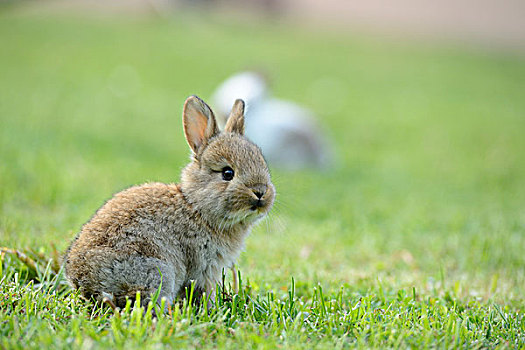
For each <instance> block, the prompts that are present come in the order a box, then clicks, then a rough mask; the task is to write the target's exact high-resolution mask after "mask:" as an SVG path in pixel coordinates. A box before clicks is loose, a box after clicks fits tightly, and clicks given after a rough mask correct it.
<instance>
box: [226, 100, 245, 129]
mask: <svg viewBox="0 0 525 350" xmlns="http://www.w3.org/2000/svg"><path fill="white" fill-rule="evenodd" d="M224 131H226V132H234V133H237V134H241V135H244V101H243V100H236V101H235V103H234V104H233V107H232V111H231V113H230V117H229V118H228V121H227V122H226V127H225V128H224Z"/></svg>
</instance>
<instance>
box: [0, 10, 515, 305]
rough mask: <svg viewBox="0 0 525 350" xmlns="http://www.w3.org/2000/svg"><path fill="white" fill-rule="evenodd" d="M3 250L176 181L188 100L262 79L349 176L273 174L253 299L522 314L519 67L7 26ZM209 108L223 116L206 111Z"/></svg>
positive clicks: (226, 20)
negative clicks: (303, 113)
mask: <svg viewBox="0 0 525 350" xmlns="http://www.w3.org/2000/svg"><path fill="white" fill-rule="evenodd" d="M0 43H1V44H0V47H1V48H0V244H1V245H3V246H11V247H18V248H24V247H32V248H35V249H40V250H42V251H44V252H47V251H49V249H50V244H51V243H53V244H55V245H56V246H57V247H58V248H59V250H61V251H63V250H65V249H66V247H67V245H68V243H69V241H70V240H71V239H72V238H73V237H74V235H75V234H76V233H77V232H78V231H79V229H80V227H81V225H82V224H83V223H84V222H86V221H87V220H88V219H89V218H90V216H91V215H92V214H93V213H94V211H95V210H96V209H97V208H98V207H99V206H100V205H101V204H102V203H103V202H104V201H105V200H107V199H108V198H109V197H111V195H112V193H115V192H117V191H119V190H122V189H124V188H126V187H128V186H130V185H132V184H138V183H143V182H147V181H164V182H177V181H178V179H179V172H180V169H181V168H182V167H183V166H184V165H185V164H186V163H187V161H188V156H189V150H188V147H187V145H186V142H185V140H184V138H183V132H182V128H181V110H182V104H183V101H184V99H185V98H186V97H187V96H188V95H191V94H197V95H199V96H201V97H202V98H204V99H205V100H206V99H207V98H209V97H210V95H211V94H212V92H213V90H214V88H215V87H216V86H217V85H218V84H219V83H220V82H221V81H222V80H223V79H225V78H226V77H228V76H229V75H231V74H233V73H235V72H237V71H239V70H243V69H246V68H250V67H262V68H263V69H264V70H266V71H267V72H268V74H269V76H270V77H271V81H272V87H273V90H274V94H275V95H276V96H279V97H282V98H286V99H290V100H293V101H296V102H298V103H300V104H302V105H304V106H307V107H309V108H311V109H312V110H314V111H315V112H316V113H317V114H318V115H319V121H320V123H321V125H322V126H323V127H324V129H325V130H326V131H327V132H328V134H329V135H330V137H331V138H332V139H333V144H334V145H335V150H336V153H337V163H338V166H337V167H336V168H335V169H332V170H327V171H302V172H283V171H279V169H272V171H273V176H274V182H275V184H276V187H277V191H278V193H279V196H278V200H277V203H276V205H275V208H274V210H273V213H272V215H271V216H270V218H269V219H267V220H266V221H264V222H263V223H262V224H261V225H260V226H259V227H258V228H257V229H255V230H254V232H253V233H252V235H251V236H250V237H249V238H248V240H247V248H246V251H245V252H244V253H243V254H242V256H241V259H240V261H239V265H240V269H241V270H242V272H243V275H244V276H245V278H248V279H249V280H250V281H251V283H252V284H253V285H254V286H255V288H256V289H259V288H260V289H261V290H269V289H279V288H284V287H285V286H288V285H289V281H290V277H291V276H294V277H295V280H296V281H297V289H298V290H299V292H300V291H301V288H302V287H304V288H306V286H309V285H311V284H314V283H317V282H321V283H322V284H323V285H327V286H328V287H332V288H335V289H337V288H338V286H340V285H342V284H347V285H351V286H357V287H356V288H363V289H367V288H373V286H376V285H377V283H378V281H381V282H380V283H383V285H384V286H385V288H387V289H395V288H403V287H412V286H415V287H417V289H418V290H422V291H431V290H433V288H436V285H441V286H442V287H443V284H445V285H448V286H455V287H456V289H457V290H458V293H459V294H460V295H463V296H475V297H478V296H481V297H494V298H496V299H502V300H505V301H506V302H510V303H517V305H521V307H523V305H524V304H523V294H522V290H523V289H522V288H523V286H525V269H524V267H525V254H524V253H523V252H524V249H525V212H524V205H525V152H524V151H525V137H524V136H523V134H524V131H525V59H524V57H523V56H522V55H521V54H519V53H504V52H501V53H499V52H495V51H489V50H485V49H481V48H476V47H475V46H468V45H456V44H444V43H440V44H436V43H434V44H432V43H428V42H426V41H424V40H412V41H408V40H407V41H403V40H395V41H392V40H387V39H385V38H384V37H379V36H373V35H357V34H350V33H346V32H338V31H333V30H319V29H315V30H314V29H313V28H310V27H307V26H295V25H292V24H288V23H286V21H272V20H260V19H258V20H256V19H254V18H251V17H248V18H246V17H244V16H234V15H231V14H230V15H228V16H221V15H213V14H211V13H206V14H202V13H199V12H198V11H195V10H194V11H189V12H183V13H174V14H173V15H170V16H167V17H158V16H140V15H131V16H117V15H114V14H112V15H108V14H104V15H83V14H80V13H79V12H78V11H77V12H73V13H63V12H60V11H59V12H52V11H35V10H34V9H33V8H31V7H29V9H26V8H22V9H19V8H18V7H17V6H12V5H10V6H4V7H3V8H2V9H1V10H0ZM212 107H213V106H212Z"/></svg>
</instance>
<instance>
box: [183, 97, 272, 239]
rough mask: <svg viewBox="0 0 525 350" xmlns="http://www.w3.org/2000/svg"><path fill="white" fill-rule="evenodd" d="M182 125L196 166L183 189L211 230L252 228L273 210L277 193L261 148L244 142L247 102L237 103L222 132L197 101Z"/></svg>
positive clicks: (188, 171)
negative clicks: (212, 228)
mask: <svg viewBox="0 0 525 350" xmlns="http://www.w3.org/2000/svg"><path fill="white" fill-rule="evenodd" d="M183 126H184V134H185V136H186V140H187V141H188V144H189V146H190V148H191V150H192V161H191V162H190V164H188V165H187V166H186V168H184V170H183V172H182V179H181V180H182V181H181V188H182V191H183V193H184V195H185V197H186V199H187V201H188V202H190V204H191V205H192V206H193V207H194V208H195V209H196V210H198V211H199V213H200V215H202V216H203V217H204V218H205V219H206V220H207V221H208V223H210V224H211V225H213V226H215V227H218V228H224V229H228V228H231V227H233V226H235V225H238V224H241V225H249V224H251V223H253V222H254V221H256V220H257V219H259V218H262V217H263V216H265V215H266V214H267V213H268V211H269V210H270V208H271V207H272V205H273V201H274V198H275V188H274V186H273V184H272V182H271V179H270V173H269V171H268V166H267V164H266V161H265V160H264V157H263V155H262V153H261V150H260V148H259V147H257V146H256V145H255V144H254V143H252V142H251V141H249V140H248V139H246V138H245V137H244V102H243V101H242V100H237V101H235V103H234V105H233V108H232V111H231V114H230V117H229V119H228V122H227V124H226V126H225V128H224V131H223V132H220V131H219V129H218V126H217V122H216V120H215V116H214V114H213V112H212V111H211V109H210V107H209V106H208V105H207V104H206V103H204V101H202V100H201V99H200V98H198V97H197V96H191V97H189V98H188V99H187V100H186V102H185V104H184V111H183Z"/></svg>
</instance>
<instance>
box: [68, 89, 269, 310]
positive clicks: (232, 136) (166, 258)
mask: <svg viewBox="0 0 525 350" xmlns="http://www.w3.org/2000/svg"><path fill="white" fill-rule="evenodd" d="M183 125H184V133H185V136H186V139H187V141H188V144H189V146H190V148H191V150H192V160H191V162H190V163H189V164H188V165H187V166H186V167H185V168H184V170H183V171H182V176H181V183H180V184H163V183H149V184H144V185H140V186H135V187H131V188H128V189H127V190H124V191H122V192H120V193H117V194H116V195H114V196H113V198H111V199H110V200H109V201H107V202H106V203H105V204H104V205H103V206H102V207H101V208H100V209H99V210H98V211H97V212H96V213H95V215H94V216H93V217H92V218H91V220H89V222H87V223H86V224H85V225H84V226H83V227H82V230H81V232H80V233H79V234H78V235H77V237H76V238H75V239H74V241H73V243H72V244H71V246H70V247H69V249H68V251H67V253H66V257H65V269H66V277H67V279H68V280H69V282H70V283H71V285H72V286H73V287H74V288H79V289H80V290H81V292H82V294H83V295H84V296H85V297H87V298H90V297H94V298H95V299H97V300H100V301H102V300H104V301H106V302H108V300H109V303H110V305H112V306H118V307H123V306H125V304H126V299H127V298H130V299H134V298H135V295H136V293H137V292H141V294H142V298H143V301H144V302H145V303H147V302H148V301H149V300H150V298H151V295H152V294H153V293H155V291H156V290H157V289H158V288H159V286H161V290H160V297H165V298H166V299H167V301H168V304H171V303H173V301H174V300H175V298H177V297H184V296H185V288H186V287H190V285H191V282H192V281H193V282H194V283H195V295H196V297H197V298H198V297H200V296H201V295H202V294H203V293H206V294H207V295H208V296H211V297H213V293H214V287H215V285H216V283H219V282H220V280H221V276H222V271H223V269H226V268H229V267H232V266H233V264H234V263H235V261H236V259H237V257H238V255H239V253H240V252H241V250H242V249H243V247H244V239H245V238H246V236H247V234H248V233H249V231H250V228H251V227H252V225H253V224H254V223H255V222H256V221H258V220H259V219H261V218H262V217H264V216H265V215H266V214H267V213H268V211H269V210H270V208H271V207H272V205H273V201H274V198H275V189H274V186H273V184H272V182H271V180H270V174H269V172H268V167H267V165H266V162H265V160H264V158H263V156H262V154H261V151H260V149H259V147H257V146H256V145H255V144H253V143H252V142H250V141H248V140H247V139H246V138H245V137H244V136H243V134H244V103H243V102H242V101H241V100H237V101H235V104H234V106H233V109H232V111H231V114H230V118H229V119H228V123H227V124H226V127H225V128H224V131H223V132H220V131H219V129H218V128H217V124H216V120H215V117H214V114H213V112H212V111H211V109H210V108H209V107H208V105H206V104H205V103H204V102H203V101H202V100H201V99H199V98H198V97H196V96H192V97H189V98H188V99H187V100H186V103H185V104H184V111H183ZM161 281H162V283H161ZM159 300H160V298H159Z"/></svg>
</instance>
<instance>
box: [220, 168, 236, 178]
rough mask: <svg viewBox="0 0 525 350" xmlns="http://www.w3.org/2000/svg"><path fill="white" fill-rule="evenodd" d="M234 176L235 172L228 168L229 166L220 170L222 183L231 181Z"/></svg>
mask: <svg viewBox="0 0 525 350" xmlns="http://www.w3.org/2000/svg"><path fill="white" fill-rule="evenodd" d="M234 175H235V172H234V171H233V169H232V168H230V167H229V166H227V167H224V168H223V169H222V179H223V180H224V181H231V180H233V176H234Z"/></svg>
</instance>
